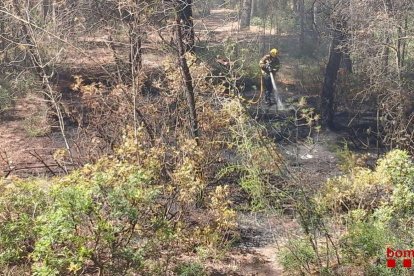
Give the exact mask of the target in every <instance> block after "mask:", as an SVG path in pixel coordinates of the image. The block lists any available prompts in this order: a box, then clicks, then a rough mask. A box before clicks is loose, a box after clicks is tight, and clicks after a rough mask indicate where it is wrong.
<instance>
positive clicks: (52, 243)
mask: <svg viewBox="0 0 414 276" xmlns="http://www.w3.org/2000/svg"><path fill="white" fill-rule="evenodd" d="M140 133H141V132H140ZM181 144H182V147H181V148H179V149H177V148H175V147H172V148H167V147H162V146H160V147H150V146H148V145H145V144H143V143H137V142H136V140H135V137H134V135H133V134H131V133H129V132H127V133H126V134H125V141H124V143H123V145H121V146H120V147H119V148H118V149H117V150H116V154H115V155H114V156H110V157H103V158H101V159H100V160H99V161H98V162H97V163H96V164H93V165H90V164H89V165H86V166H84V167H83V168H82V169H79V170H76V171H73V172H72V173H70V174H69V175H67V176H65V177H61V178H53V179H48V180H15V181H9V180H8V181H6V180H1V182H0V191H1V193H0V222H1V223H0V233H1V235H0V252H1V253H0V270H7V267H10V266H11V265H19V264H20V263H24V264H29V265H31V271H30V272H31V273H32V274H33V275H42V276H43V275H48V276H49V275H67V274H80V273H86V272H87V273H96V272H99V273H102V274H105V275H130V274H136V273H138V274H145V275H161V274H167V273H170V272H171V271H173V270H174V268H175V265H174V260H177V259H178V258H180V257H182V256H183V255H186V254H189V253H192V252H193V251H194V249H195V248H196V247H199V246H204V247H206V248H207V247H208V248H210V249H211V250H214V248H220V249H224V248H225V246H226V244H227V243H228V242H229V237H230V236H231V233H232V232H233V231H234V229H235V226H236V224H235V213H234V211H233V210H231V209H230V208H229V205H230V202H229V201H228V199H227V198H228V196H229V191H228V188H226V187H221V186H218V187H217V188H216V190H215V191H214V192H212V193H211V194H208V195H207V196H206V197H205V198H204V199H203V201H205V202H203V203H204V208H203V210H202V213H203V214H204V217H201V218H200V219H199V220H196V219H195V218H194V217H193V216H194V213H197V208H196V207H197V205H196V204H197V201H196V200H195V199H196V198H197V195H198V194H200V193H202V192H203V189H204V187H205V186H204V185H203V179H202V177H201V174H200V172H199V169H197V168H198V164H199V163H198V162H202V157H201V156H202V151H201V149H200V148H199V147H196V146H194V145H195V143H194V141H192V140H191V141H183V142H182V143H181ZM166 151H168V154H169V156H175V158H176V160H177V164H176V166H175V168H171V170H172V172H171V173H170V176H171V178H165V177H163V176H162V174H161V172H162V166H161V165H162V161H161V160H163V158H164V154H166ZM190 210H191V212H190ZM200 212H201V211H200ZM205 217H207V218H208V219H204V218H205ZM190 218H191V219H190ZM185 271H187V272H185ZM191 271H193V272H194V271H195V272H194V273H196V272H197V271H202V269H201V268H200V267H198V266H197V267H192V268H188V269H187V270H184V272H183V273H184V274H183V275H194V274H191V273H192V272H191ZM185 273H187V274H185ZM189 273H190V274H189Z"/></svg>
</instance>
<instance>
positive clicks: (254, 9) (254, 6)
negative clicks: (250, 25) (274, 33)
mask: <svg viewBox="0 0 414 276" xmlns="http://www.w3.org/2000/svg"><path fill="white" fill-rule="evenodd" d="M257 1H258V0H252V7H251V10H250V18H253V17H255V16H257Z"/></svg>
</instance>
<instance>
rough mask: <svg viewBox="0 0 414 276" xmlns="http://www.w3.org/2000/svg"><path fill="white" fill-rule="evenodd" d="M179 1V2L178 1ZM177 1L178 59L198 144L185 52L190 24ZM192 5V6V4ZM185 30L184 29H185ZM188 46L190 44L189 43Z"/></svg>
mask: <svg viewBox="0 0 414 276" xmlns="http://www.w3.org/2000/svg"><path fill="white" fill-rule="evenodd" d="M177 2H178V3H177ZM177 2H176V3H175V21H176V22H175V23H176V25H175V33H176V45H177V48H178V61H179V65H180V69H181V74H182V78H183V82H184V89H185V93H186V98H187V105H188V109H189V113H190V114H189V115H190V116H189V117H190V128H191V134H192V136H193V138H195V139H196V141H197V144H198V138H199V130H198V120H197V111H196V106H195V97H194V86H193V79H192V76H191V72H190V68H189V67H188V64H187V59H186V57H185V54H186V52H187V50H188V49H186V44H185V41H186V38H187V37H185V36H184V34H185V31H188V29H187V28H188V26H186V25H183V24H182V8H183V6H182V4H181V1H180V0H177ZM184 2H190V3H191V0H190V1H188V0H186V1H184ZM190 7H191V6H190ZM183 30H184V31H183ZM192 31H194V30H192ZM187 46H188V44H187Z"/></svg>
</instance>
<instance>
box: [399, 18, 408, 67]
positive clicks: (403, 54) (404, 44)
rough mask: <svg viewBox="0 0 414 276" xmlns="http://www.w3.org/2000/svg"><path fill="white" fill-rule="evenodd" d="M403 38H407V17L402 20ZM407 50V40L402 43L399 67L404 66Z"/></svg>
mask: <svg viewBox="0 0 414 276" xmlns="http://www.w3.org/2000/svg"><path fill="white" fill-rule="evenodd" d="M404 21H405V22H404V37H405V36H407V28H408V17H407V16H406V17H405V19H404ZM406 48H407V40H406V39H404V40H403V42H402V49H401V67H404V65H405V51H406Z"/></svg>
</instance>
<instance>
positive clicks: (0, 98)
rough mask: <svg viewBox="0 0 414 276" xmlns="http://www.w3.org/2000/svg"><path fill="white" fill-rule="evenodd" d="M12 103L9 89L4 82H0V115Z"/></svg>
mask: <svg viewBox="0 0 414 276" xmlns="http://www.w3.org/2000/svg"><path fill="white" fill-rule="evenodd" d="M12 102H13V94H12V92H11V87H10V86H9V84H8V83H6V82H5V81H1V80H0V113H1V112H2V111H4V110H5V109H6V108H8V107H10V105H11V104H12Z"/></svg>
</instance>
